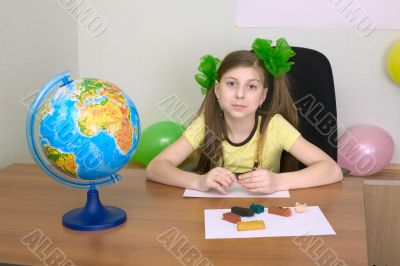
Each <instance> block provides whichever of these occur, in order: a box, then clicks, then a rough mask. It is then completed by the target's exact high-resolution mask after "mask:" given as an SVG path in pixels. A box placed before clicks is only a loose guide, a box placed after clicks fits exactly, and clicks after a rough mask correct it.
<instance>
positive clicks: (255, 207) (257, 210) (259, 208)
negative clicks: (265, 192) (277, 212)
mask: <svg viewBox="0 0 400 266" xmlns="http://www.w3.org/2000/svg"><path fill="white" fill-rule="evenodd" d="M250 209H252V210H253V211H254V212H255V213H262V212H264V206H262V205H260V204H255V203H252V204H251V205H250Z"/></svg>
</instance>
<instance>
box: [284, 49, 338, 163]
mask: <svg viewBox="0 0 400 266" xmlns="http://www.w3.org/2000/svg"><path fill="white" fill-rule="evenodd" d="M292 48H293V50H294V51H295V52H296V55H295V56H294V57H292V59H293V61H294V62H295V64H294V65H293V66H292V70H291V71H290V72H289V78H290V80H291V85H292V97H293V100H294V102H295V105H296V107H297V109H298V114H299V121H300V123H299V124H300V128H299V131H300V132H301V134H302V135H303V137H304V138H305V139H307V140H308V141H310V142H311V143H313V144H314V145H316V146H317V147H319V148H320V149H322V150H323V151H325V152H326V153H327V154H328V155H329V156H330V157H332V159H334V160H335V161H337V114H336V98H335V85H334V82H333V74H332V68H331V65H330V63H329V60H328V58H326V56H325V55H323V54H322V53H320V52H318V51H315V50H312V49H308V48H302V47H292ZM301 168H302V167H301Z"/></svg>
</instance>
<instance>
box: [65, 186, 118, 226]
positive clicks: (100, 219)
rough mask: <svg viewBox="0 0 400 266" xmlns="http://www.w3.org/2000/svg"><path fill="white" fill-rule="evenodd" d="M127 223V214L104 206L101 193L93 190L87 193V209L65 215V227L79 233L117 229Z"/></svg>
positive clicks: (76, 210) (79, 209) (75, 210)
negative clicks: (100, 196)
mask: <svg viewBox="0 0 400 266" xmlns="http://www.w3.org/2000/svg"><path fill="white" fill-rule="evenodd" d="M125 221H126V212H125V211H124V210H123V209H121V208H117V207H112V206H103V204H102V203H101V201H100V198H99V192H98V191H97V190H96V189H95V188H91V189H89V190H88V192H87V200H86V204H85V207H82V208H78V209H73V210H71V211H69V212H67V213H65V214H64V216H63V218H62V223H63V225H64V226H65V227H67V228H69V229H72V230H77V231H97V230H104V229H109V228H113V227H116V226H118V225H121V224H123V223H124V222H125Z"/></svg>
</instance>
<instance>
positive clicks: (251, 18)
mask: <svg viewBox="0 0 400 266" xmlns="http://www.w3.org/2000/svg"><path fill="white" fill-rule="evenodd" d="M399 10H400V1H398V0H385V1H377V0H342V1H328V0H324V1H321V0H280V1H275V0H236V24H237V25H238V26H239V27H295V28H300V27H301V28H355V29H356V30H359V31H368V30H370V31H371V30H374V29H400V19H398V17H399Z"/></svg>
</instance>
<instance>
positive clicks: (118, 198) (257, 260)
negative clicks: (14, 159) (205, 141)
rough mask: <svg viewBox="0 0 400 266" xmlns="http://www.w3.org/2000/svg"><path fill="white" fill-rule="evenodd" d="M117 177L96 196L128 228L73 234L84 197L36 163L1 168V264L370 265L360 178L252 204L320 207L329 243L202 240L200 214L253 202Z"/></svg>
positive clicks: (140, 175) (126, 173)
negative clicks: (73, 218) (190, 194)
mask: <svg viewBox="0 0 400 266" xmlns="http://www.w3.org/2000/svg"><path fill="white" fill-rule="evenodd" d="M121 175H122V176H123V179H122V181H121V182H120V183H119V184H117V185H114V186H109V187H105V188H103V189H101V190H100V196H101V199H102V202H103V204H105V205H113V206H118V207H121V208H123V209H125V210H126V212H127V214H128V220H127V222H126V223H125V224H124V225H122V226H120V227H117V228H114V229H110V230H105V231H97V232H75V231H71V230H68V229H66V228H64V227H63V226H62V224H61V217H62V215H63V214H64V213H65V212H67V211H69V210H71V209H73V208H77V207H81V206H82V205H83V204H84V203H85V199H86V193H85V191H79V190H73V189H69V188H66V187H63V186H62V185H60V184H58V183H56V182H55V181H54V180H52V179H51V178H50V177H48V176H47V175H46V174H44V173H43V172H42V171H41V170H40V169H39V167H37V166H36V165H31V164H13V165H11V166H8V167H6V168H4V169H2V170H0V262H8V263H16V264H29V265H43V263H42V262H43V261H44V262H46V263H47V264H49V265H53V264H54V262H55V261H57V256H58V259H59V260H60V261H61V260H63V261H64V262H65V263H66V264H65V265H182V263H183V265H194V262H196V261H197V262H200V261H201V265H207V264H208V265H211V264H212V265H230V266H233V265H267V264H268V265H275V266H279V265H316V264H315V262H314V261H319V264H322V265H326V264H323V263H322V262H323V261H322V260H324V259H329V257H328V256H331V261H332V260H337V261H338V262H339V261H340V260H342V261H343V264H340V263H339V264H338V265H340V266H341V265H346V264H347V265H367V244H366V235H365V231H366V229H365V220H364V198H363V183H362V179H361V178H354V177H351V178H345V179H344V181H343V182H341V183H337V184H332V185H328V186H323V187H317V188H309V189H301V190H293V191H291V198H285V199H265V198H260V199H257V200H256V202H257V203H260V204H263V205H265V206H270V205H291V206H292V205H294V203H295V202H296V201H299V202H307V203H308V205H318V206H320V208H321V210H322V211H323V213H324V214H325V216H326V218H327V219H328V221H329V222H330V224H331V225H332V226H333V228H334V229H335V231H336V235H335V236H314V237H308V238H306V237H297V238H294V237H280V238H253V239H213V240H206V239H205V235H204V209H210V208H211V209H217V208H230V207H232V206H234V205H239V206H248V205H250V203H252V202H254V201H255V199H218V198H213V199H205V198H201V199H200V198H191V199H188V198H183V197H182V194H183V189H181V188H175V187H170V186H165V185H161V184H157V183H153V182H149V181H146V180H145V177H144V171H143V170H140V169H124V170H122V171H121ZM35 237H36V239H35ZM21 239H23V240H22V241H21ZM174 241H175V242H174ZM185 241H186V243H185ZM24 243H25V245H24ZM35 243H38V244H37V245H36V246H34V245H33V244H35ZM46 247H47V249H46ZM321 255H322V257H321ZM63 256H64V257H63ZM334 256H337V259H336V258H335V257H334ZM51 263H53V264H51ZM344 263H346V264H344Z"/></svg>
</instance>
